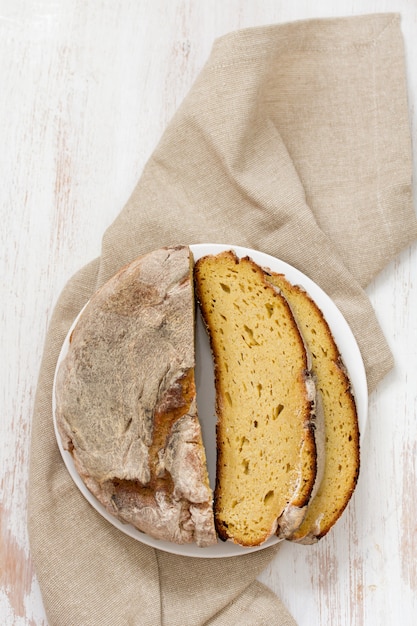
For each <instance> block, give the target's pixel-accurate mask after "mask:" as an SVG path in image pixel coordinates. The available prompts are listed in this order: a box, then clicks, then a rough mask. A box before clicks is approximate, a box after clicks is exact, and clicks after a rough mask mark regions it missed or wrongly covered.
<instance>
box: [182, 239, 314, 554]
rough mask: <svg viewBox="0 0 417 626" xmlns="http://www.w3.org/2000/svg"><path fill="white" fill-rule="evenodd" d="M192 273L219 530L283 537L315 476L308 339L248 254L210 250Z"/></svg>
mask: <svg viewBox="0 0 417 626" xmlns="http://www.w3.org/2000/svg"><path fill="white" fill-rule="evenodd" d="M194 279H195V289H196V296H197V300H198V302H199V305H200V308H201V311H202V316H203V319H204V322H205V324H206V327H207V330H208V333H209V337H210V343H211V348H212V352H213V357H214V366H215V385H216V411H217V416H218V424H217V476H216V488H215V504H214V508H215V522H216V528H217V532H218V534H219V536H220V538H221V539H223V540H226V539H231V540H233V541H234V542H235V543H238V544H240V545H243V546H256V545H260V544H262V543H263V542H264V541H266V540H267V539H268V538H269V537H270V536H271V535H273V534H274V533H276V534H278V536H279V537H281V538H284V537H287V536H289V535H292V533H293V532H294V531H295V529H296V528H298V526H299V525H300V523H301V521H302V519H303V517H304V515H305V510H306V506H307V504H308V501H309V498H310V494H311V491H312V488H313V484H314V480H315V476H316V448H315V440H314V433H313V414H312V410H313V401H314V385H313V383H312V380H311V378H310V377H309V373H308V363H307V356H306V351H305V347H304V344H303V341H302V338H301V336H300V333H299V331H298V328H297V325H296V323H295V321H294V318H293V315H292V313H291V310H290V308H289V306H288V304H287V302H286V300H285V299H284V298H283V297H282V296H281V295H280V294H279V293H277V290H276V289H274V288H273V287H272V286H271V285H270V284H269V283H268V282H267V280H266V278H265V273H264V272H263V270H262V269H261V268H260V267H259V266H257V265H256V264H255V263H254V262H253V261H252V260H251V259H249V258H243V259H241V260H239V259H238V258H237V256H236V255H235V254H234V253H233V252H232V251H228V252H223V253H220V254H218V255H216V256H210V255H209V256H205V257H203V258H201V259H199V260H198V261H197V262H196V265H195V269H194Z"/></svg>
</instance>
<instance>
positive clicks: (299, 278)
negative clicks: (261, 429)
mask: <svg viewBox="0 0 417 626" xmlns="http://www.w3.org/2000/svg"><path fill="white" fill-rule="evenodd" d="M190 247H191V250H192V252H193V255H194V259H195V260H197V259H199V258H200V257H202V256H205V255H206V254H217V253H219V252H221V251H223V250H231V249H233V250H234V251H235V253H236V254H237V255H238V256H239V257H243V256H250V257H251V258H252V259H253V260H254V261H255V262H256V263H258V265H261V266H263V267H267V268H270V269H271V270H273V271H274V272H280V273H283V274H285V275H286V277H287V278H288V280H289V281H290V282H292V283H295V284H299V285H302V286H303V287H304V288H305V289H306V290H307V291H308V293H309V294H310V296H311V297H312V298H313V299H314V300H315V302H316V303H317V305H318V306H319V307H320V309H321V310H322V311H323V314H324V316H325V318H326V320H327V322H328V324H329V326H330V328H331V330H332V333H333V336H334V339H335V341H336V343H337V345H338V347H339V350H340V352H341V354H342V357H343V360H344V362H345V365H346V367H347V369H348V371H349V375H350V379H351V382H352V386H353V390H354V394H355V399H356V404H357V410H358V417H359V428H360V432H361V438H362V437H363V433H364V430H365V426H366V420H367V411H368V392H367V382H366V374H365V368H364V365H363V361H362V357H361V354H360V351H359V348H358V345H357V343H356V340H355V337H354V336H353V334H352V331H351V330H350V328H349V325H348V324H347V322H346V320H345V319H344V317H343V315H342V314H341V312H340V311H339V309H338V308H337V307H336V305H335V304H334V302H333V301H332V300H331V299H330V298H329V297H328V296H327V295H326V294H325V293H324V291H323V290H322V289H321V288H320V287H319V286H318V285H316V284H315V283H314V282H313V281H312V280H311V279H310V278H308V277H307V276H305V275H304V274H303V273H302V272H300V271H298V270H297V269H295V268H294V267H292V266H291V265H288V263H285V262H283V261H280V260H279V259H276V258H275V257H272V256H269V255H267V254H264V253H262V252H258V251H256V250H252V249H250V248H242V247H240V246H234V245H223V244H197V245H192V246H190ZM80 315H81V312H80V314H79V315H78V317H77V319H76V320H75V321H74V323H73V325H72V326H71V328H70V330H69V332H68V335H67V337H66V339H65V341H64V344H63V346H62V350H61V353H60V356H59V358H58V363H57V368H56V369H57V370H58V367H59V365H60V363H61V361H62V360H63V358H64V357H65V355H66V353H67V350H68V345H69V337H70V334H71V332H72V330H73V329H74V327H75V325H76V323H77V321H78V318H79V316H80ZM196 386H197V404H198V414H199V419H200V422H201V425H202V430H203V438H204V445H205V448H206V454H207V463H208V468H209V475H210V481H211V484H212V486H213V487H214V480H215V472H216V440H215V426H216V417H215V412H214V398H215V394H214V377H213V362H212V357H211V351H210V346H209V341H208V337H207V334H206V331H205V329H204V327H203V324H202V321H201V318H200V315H199V313H197V328H196ZM52 397H53V416H54V427H55V434H56V438H57V442H58V446H59V449H60V452H61V454H62V458H63V460H64V462H65V465H66V467H67V469H68V471H69V473H70V475H71V477H72V478H73V480H74V482H75V484H76V485H77V487H78V488H79V489H80V491H81V492H82V494H83V495H84V496H85V498H86V499H87V500H88V501H89V502H90V504H91V505H92V506H93V507H94V508H95V509H96V510H97V511H98V512H99V513H100V514H101V515H102V516H103V517H104V518H106V519H107V520H108V521H109V522H110V523H111V524H113V526H115V527H116V528H118V529H119V530H121V531H122V532H124V533H125V534H127V535H129V536H130V537H133V538H134V539H137V540H139V541H141V542H142V543H145V544H147V545H149V546H153V547H155V548H159V549H160V550H165V551H166V552H171V553H173V554H180V555H184V556H193V557H204V558H217V557H229V556H238V555H242V554H248V552H251V551H256V550H262V549H264V548H266V547H268V546H271V545H273V544H274V543H277V542H278V539H277V538H276V537H271V538H270V539H269V540H268V541H267V542H265V543H264V544H263V545H262V546H258V547H256V548H242V547H240V546H237V545H235V544H233V543H231V542H230V541H227V542H223V541H220V540H219V541H218V543H217V545H215V546H211V547H208V548H199V547H197V546H196V545H194V544H189V545H177V544H174V543H170V542H168V541H160V540H158V539H153V538H152V537H149V536H148V535H146V534H144V533H142V532H140V531H138V530H137V529H136V528H134V527H133V526H131V525H130V524H123V523H122V522H120V521H119V520H118V519H116V518H115V517H113V516H112V515H110V514H109V513H108V512H107V511H106V510H105V508H104V507H103V506H102V505H101V504H100V503H99V502H98V500H97V499H96V498H95V497H94V496H93V495H92V494H91V493H90V491H89V490H88V489H87V488H86V486H85V485H84V483H83V481H82V480H81V478H80V477H79V475H78V473H77V471H76V469H75V467H74V463H73V460H72V456H71V455H70V453H69V452H67V451H66V450H64V448H63V447H62V442H61V438H60V436H59V433H58V430H57V426H56V420H55V380H54V389H53V396H52Z"/></svg>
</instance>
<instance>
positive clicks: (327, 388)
mask: <svg viewBox="0 0 417 626" xmlns="http://www.w3.org/2000/svg"><path fill="white" fill-rule="evenodd" d="M268 280H269V281H271V282H272V283H273V284H274V285H275V286H276V287H278V288H279V289H280V290H281V292H282V293H283V295H284V296H285V298H286V299H287V300H288V302H289V304H290V306H291V308H292V311H293V313H294V316H295V318H296V320H297V323H298V326H299V328H300V330H301V332H302V334H303V336H304V340H305V342H306V345H307V347H308V349H309V351H310V353H311V356H312V372H313V376H314V377H315V380H316V387H317V393H318V394H320V396H321V403H322V408H323V413H324V428H325V455H324V457H325V462H324V473H323V477H322V480H321V484H320V486H319V489H318V492H317V494H316V495H315V497H314V498H312V500H311V502H310V504H309V506H308V510H307V514H306V516H305V518H304V521H303V523H302V524H301V526H300V527H299V528H298V529H297V530H296V531H295V532H294V533H293V534H292V536H291V537H290V539H291V540H292V541H297V542H299V543H305V544H311V543H315V542H316V541H318V540H319V539H320V538H321V537H323V536H324V535H325V534H326V533H327V532H328V531H329V530H330V528H331V527H332V526H333V525H334V523H335V522H336V521H337V520H338V519H339V517H340V515H341V514H342V512H343V511H344V509H345V507H346V505H347V503H348V502H349V499H350V497H351V496H352V493H353V491H354V489H355V486H356V483H357V479H358V475H359V428H358V419H357V412H356V405H355V400H354V397H353V395H352V390H351V385H350V381H349V378H348V375H347V372H346V369H345V366H344V364H343V362H342V358H341V355H340V352H339V350H338V348H337V346H336V344H335V341H334V338H333V336H332V333H331V331H330V328H329V326H328V324H327V322H326V320H325V319H324V317H323V314H322V312H321V310H320V309H319V308H318V306H317V305H316V304H315V302H314V301H313V300H312V299H311V297H310V296H309V295H308V294H307V293H306V291H305V290H304V289H302V288H301V287H299V286H294V285H292V284H290V283H289V281H288V280H286V278H285V277H284V276H282V275H278V274H272V275H271V276H269V277H268Z"/></svg>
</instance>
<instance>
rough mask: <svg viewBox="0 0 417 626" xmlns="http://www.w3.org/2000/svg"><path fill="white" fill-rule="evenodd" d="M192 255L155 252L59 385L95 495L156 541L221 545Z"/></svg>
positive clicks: (90, 327) (105, 309) (72, 353)
mask: <svg viewBox="0 0 417 626" xmlns="http://www.w3.org/2000/svg"><path fill="white" fill-rule="evenodd" d="M194 363H195V345H194V293H193V282H192V259H191V254H190V250H189V248H188V247H182V246H179V247H175V248H168V249H165V248H164V249H161V250H156V251H154V252H151V253H149V254H147V255H145V256H143V257H141V258H139V259H137V260H135V261H134V262H133V263H131V264H130V265H128V266H126V267H124V268H123V269H121V270H120V271H119V272H118V273H117V274H116V276H114V277H113V278H111V279H110V280H109V281H108V282H107V283H106V284H105V285H104V286H103V287H102V288H101V289H100V290H99V291H98V292H97V293H96V294H95V295H94V296H93V297H92V298H91V300H90V302H89V303H88V305H87V307H86V308H85V310H84V311H83V312H82V314H81V317H80V319H79V321H78V323H77V325H76V327H75V329H74V331H73V332H72V335H71V338H70V345H69V349H68V353H67V355H66V357H65V359H64V361H63V362H62V364H61V366H60V368H59V370H58V373H57V378H56V385H55V389H56V420H57V426H58V429H59V432H60V435H61V438H62V441H63V445H64V447H65V448H66V449H67V450H69V451H70V453H71V454H72V457H73V460H74V464H75V466H76V469H77V471H78V473H79V475H80V476H81V478H82V479H83V481H84V482H85V484H86V486H87V487H88V489H89V490H90V491H91V492H92V493H93V494H94V495H95V496H96V498H97V499H98V500H99V501H100V502H101V503H102V504H103V505H104V506H105V507H106V509H107V510H108V511H109V512H110V513H111V514H113V515H114V516H116V517H117V518H119V519H120V520H122V521H123V522H128V523H130V524H132V525H133V526H135V527H136V528H138V529H139V530H141V531H143V532H145V533H147V534H148V535H150V536H151V537H155V538H157V539H164V540H167V541H172V542H176V543H190V542H196V543H197V545H199V546H207V545H212V544H213V543H216V542H217V537H216V533H215V529H214V519H213V509H212V492H211V489H210V486H209V481H208V474H207V468H206V457H205V450H204V446H203V441H202V434H201V429H200V424H199V421H198V416H197V409H196V390H195V381H194Z"/></svg>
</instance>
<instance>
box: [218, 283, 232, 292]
mask: <svg viewBox="0 0 417 626" xmlns="http://www.w3.org/2000/svg"><path fill="white" fill-rule="evenodd" d="M220 287H221V288H222V289H223V291H225V292H226V293H230V287H229V285H225V283H220Z"/></svg>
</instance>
